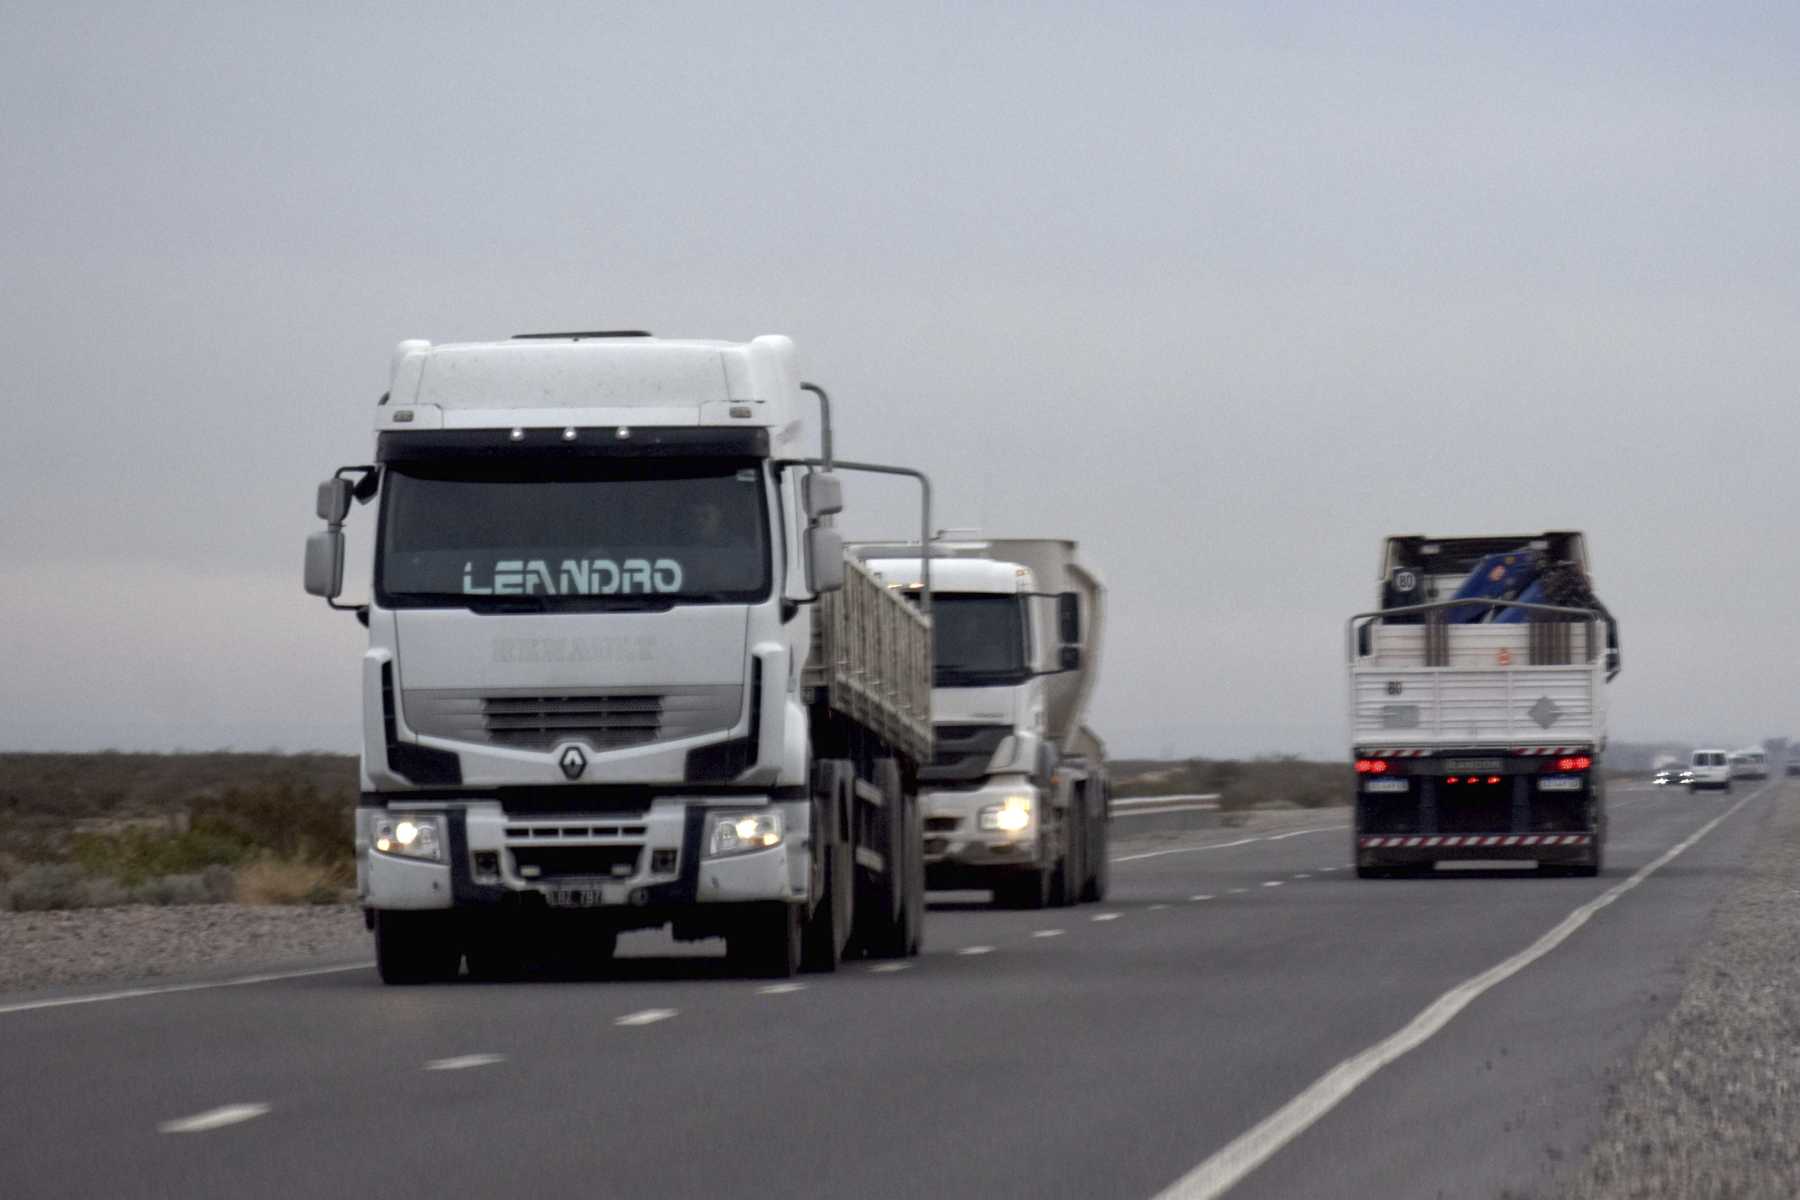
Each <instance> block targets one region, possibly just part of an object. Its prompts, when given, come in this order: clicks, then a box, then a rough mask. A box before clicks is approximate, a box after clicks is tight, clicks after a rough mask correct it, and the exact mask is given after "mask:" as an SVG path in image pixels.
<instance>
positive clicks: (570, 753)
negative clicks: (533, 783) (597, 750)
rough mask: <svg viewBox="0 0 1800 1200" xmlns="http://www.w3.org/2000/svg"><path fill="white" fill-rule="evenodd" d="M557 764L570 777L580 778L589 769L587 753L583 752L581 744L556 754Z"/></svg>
mask: <svg viewBox="0 0 1800 1200" xmlns="http://www.w3.org/2000/svg"><path fill="white" fill-rule="evenodd" d="M556 764H557V765H558V766H559V767H561V768H562V773H563V774H564V775H566V776H568V777H569V778H570V779H580V778H581V773H582V772H583V771H585V770H587V755H585V754H583V753H582V752H581V747H580V746H570V747H568V748H566V749H565V750H564V751H563V752H562V753H561V754H559V755H557V756H556Z"/></svg>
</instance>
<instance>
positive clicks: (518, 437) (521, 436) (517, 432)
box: [506, 425, 525, 442]
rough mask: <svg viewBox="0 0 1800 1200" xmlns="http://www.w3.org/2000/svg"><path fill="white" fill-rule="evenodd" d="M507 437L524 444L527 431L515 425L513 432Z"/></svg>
mask: <svg viewBox="0 0 1800 1200" xmlns="http://www.w3.org/2000/svg"><path fill="white" fill-rule="evenodd" d="M506 436H508V437H510V438H511V439H512V440H513V441H515V442H522V441H524V440H525V431H524V430H523V429H520V428H519V427H518V426H517V425H514V426H513V428H512V432H511V433H509V434H507V435H506Z"/></svg>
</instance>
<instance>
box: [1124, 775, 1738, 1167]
mask: <svg viewBox="0 0 1800 1200" xmlns="http://www.w3.org/2000/svg"><path fill="white" fill-rule="evenodd" d="M1764 790H1766V789H1764ZM1762 794H1763V791H1762V790H1759V791H1756V792H1752V793H1751V794H1750V795H1748V796H1745V797H1744V798H1743V799H1742V800H1739V801H1738V802H1737V803H1736V804H1734V805H1732V806H1731V807H1730V808H1728V809H1726V810H1725V811H1724V812H1722V813H1720V814H1719V815H1718V816H1716V817H1714V818H1713V819H1712V820H1710V821H1708V822H1707V823H1706V824H1704V825H1702V826H1701V827H1700V828H1699V829H1696V830H1695V831H1694V832H1693V833H1691V834H1689V835H1688V836H1687V837H1685V838H1683V839H1682V840H1681V841H1680V842H1677V843H1676V844H1675V845H1674V846H1672V847H1671V848H1670V849H1668V850H1666V851H1664V852H1663V853H1662V854H1661V855H1659V856H1658V857H1656V858H1655V859H1653V860H1651V861H1650V862H1648V863H1646V864H1645V865H1643V866H1642V867H1639V868H1638V869H1637V871H1636V872H1634V873H1633V874H1632V876H1631V877H1630V878H1629V879H1626V880H1625V881H1624V882H1622V883H1617V884H1614V885H1613V886H1612V887H1611V888H1608V889H1607V890H1606V891H1604V892H1602V893H1601V894H1600V895H1598V896H1596V897H1594V899H1592V900H1589V901H1588V902H1587V903H1586V904H1583V905H1582V906H1581V907H1579V908H1577V909H1575V910H1574V911H1573V912H1571V913H1570V914H1569V915H1568V916H1566V917H1564V918H1563V919H1562V920H1561V921H1559V922H1558V923H1557V924H1556V925H1555V926H1554V927H1553V928H1552V929H1550V930H1549V931H1548V932H1547V933H1545V934H1544V935H1543V936H1542V937H1540V938H1538V940H1537V941H1535V942H1533V943H1531V945H1529V946H1527V947H1526V948H1525V949H1523V950H1521V951H1519V953H1517V954H1515V955H1513V956H1512V957H1511V958H1508V959H1506V960H1504V961H1502V962H1500V963H1497V964H1495V965H1494V966H1492V967H1489V968H1488V969H1487V970H1485V971H1483V972H1482V973H1481V974H1479V975H1475V976H1472V977H1471V978H1469V979H1465V980H1464V981H1463V982H1461V983H1459V984H1457V985H1456V986H1455V987H1453V988H1451V989H1450V990H1449V991H1447V992H1445V993H1444V994H1443V995H1442V996H1439V997H1438V998H1437V999H1436V1000H1434V1001H1432V1002H1431V1004H1429V1005H1428V1006H1426V1008H1425V1009H1424V1010H1423V1011H1421V1012H1420V1013H1419V1015H1418V1016H1416V1017H1414V1018H1413V1019H1412V1020H1411V1021H1409V1022H1407V1023H1406V1025H1405V1026H1403V1027H1402V1028H1401V1029H1400V1030H1399V1031H1398V1032H1396V1033H1394V1034H1393V1035H1391V1036H1389V1037H1387V1038H1384V1039H1383V1040H1381V1041H1379V1042H1376V1043H1375V1044H1374V1045H1372V1046H1370V1047H1368V1048H1367V1049H1365V1050H1363V1051H1361V1052H1360V1053H1358V1054H1354V1055H1352V1056H1351V1057H1349V1058H1346V1059H1345V1060H1344V1061H1343V1062H1340V1063H1339V1064H1338V1065H1337V1066H1335V1067H1333V1068H1332V1069H1331V1070H1329V1071H1327V1072H1326V1073H1325V1074H1323V1075H1321V1076H1320V1077H1319V1078H1318V1079H1316V1080H1314V1081H1313V1083H1312V1084H1311V1085H1310V1086H1308V1087H1307V1088H1306V1090H1305V1091H1302V1092H1301V1093H1300V1094H1299V1095H1297V1096H1295V1097H1294V1098H1293V1099H1292V1100H1289V1101H1288V1102H1287V1103H1286V1104H1284V1105H1282V1106H1281V1107H1280V1108H1278V1109H1276V1110H1275V1111H1274V1112H1273V1113H1271V1114H1269V1115H1268V1116H1267V1117H1265V1118H1263V1119H1262V1120H1261V1121H1260V1122H1258V1123H1257V1124H1256V1125H1254V1126H1252V1127H1251V1128H1250V1129H1248V1130H1246V1131H1245V1132H1244V1133H1241V1134H1239V1135H1238V1136H1237V1137H1236V1138H1233V1139H1232V1140H1231V1141H1230V1142H1228V1143H1226V1144H1225V1145H1224V1146H1223V1147H1221V1148H1220V1149H1219V1150H1218V1151H1216V1152H1215V1153H1214V1154H1213V1155H1212V1156H1211V1157H1209V1158H1208V1159H1207V1160H1206V1161H1205V1162H1202V1163H1201V1164H1200V1165H1199V1166H1197V1167H1195V1168H1194V1169H1193V1170H1191V1171H1189V1172H1188V1173H1187V1174H1186V1175H1183V1176H1182V1177H1181V1178H1180V1179H1178V1180H1176V1181H1175V1182H1174V1183H1172V1184H1170V1185H1169V1186H1168V1187H1166V1188H1164V1189H1163V1190H1162V1191H1160V1192H1158V1193H1157V1194H1156V1198H1155V1200H1215V1198H1216V1197H1219V1196H1222V1195H1224V1194H1225V1193H1226V1191H1228V1190H1229V1189H1231V1188H1232V1187H1234V1186H1236V1185H1237V1183H1238V1182H1239V1181H1240V1180H1242V1179H1243V1178H1244V1176H1246V1175H1248V1174H1250V1172H1252V1171H1254V1170H1256V1168H1257V1167H1260V1166H1261V1165H1262V1164H1263V1163H1265V1162H1267V1161H1268V1160H1269V1159H1270V1158H1271V1157H1273V1156H1274V1155H1275V1154H1276V1152H1278V1151H1279V1150H1280V1149H1281V1148H1282V1147H1283V1146H1286V1145H1287V1144H1288V1143H1289V1142H1291V1141H1293V1140H1294V1139H1295V1138H1297V1137H1299V1136H1300V1135H1301V1134H1302V1133H1304V1132H1306V1130H1307V1129H1308V1128H1310V1127H1311V1126H1312V1125H1313V1124H1314V1123H1316V1122H1317V1121H1318V1120H1319V1119H1320V1118H1321V1117H1323V1116H1324V1115H1325V1114H1326V1113H1328V1112H1330V1111H1331V1110H1332V1109H1334V1108H1336V1107H1337V1106H1338V1105H1339V1104H1340V1103H1342V1102H1343V1100H1344V1099H1345V1098H1346V1097H1348V1096H1349V1095H1350V1093H1351V1092H1354V1091H1355V1090H1356V1089H1357V1088H1359V1087H1361V1086H1362V1085H1363V1084H1364V1083H1366V1082H1367V1081H1368V1079H1369V1077H1370V1076H1372V1075H1374V1074H1375V1072H1377V1071H1379V1070H1380V1069H1381V1068H1382V1067H1385V1066H1386V1065H1387V1064H1389V1063H1391V1062H1393V1061H1394V1060H1395V1059H1397V1058H1399V1057H1400V1056H1401V1055H1403V1054H1405V1053H1407V1052H1408V1051H1410V1050H1413V1049H1416V1048H1417V1047H1419V1046H1420V1045H1422V1044H1424V1042H1426V1041H1427V1040H1428V1039H1429V1038H1431V1036H1432V1035H1433V1034H1435V1033H1437V1032H1438V1031H1439V1030H1440V1029H1442V1028H1443V1027H1444V1026H1445V1025H1447V1024H1449V1023H1450V1019H1451V1018H1452V1017H1454V1016H1456V1014H1457V1013H1459V1012H1461V1011H1462V1010H1463V1009H1465V1008H1467V1007H1468V1006H1469V1005H1470V1004H1471V1003H1472V1002H1473V1001H1474V1000H1475V999H1476V998H1477V997H1479V996H1480V995H1481V994H1482V993H1484V992H1486V991H1488V990H1489V989H1490V988H1492V987H1494V986H1495V985H1496V984H1499V983H1501V982H1503V981H1505V980H1507V979H1509V978H1511V977H1512V976H1514V975H1516V974H1518V973H1519V972H1520V971H1522V970H1524V969H1525V968H1526V967H1528V966H1530V965H1531V964H1532V963H1534V962H1536V961H1537V960H1538V959H1540V958H1542V957H1544V955H1546V954H1548V953H1550V951H1552V950H1554V949H1556V948H1557V947H1558V946H1560V945H1562V944H1563V943H1564V942H1565V941H1567V940H1568V939H1569V937H1570V935H1571V934H1573V933H1574V932H1575V931H1576V930H1577V929H1580V928H1581V927H1582V926H1583V925H1585V924H1587V923H1588V921H1589V919H1590V918H1592V917H1593V915H1594V914H1595V913H1597V912H1599V911H1600V910H1601V909H1603V908H1605V907H1607V906H1608V905H1609V904H1611V903H1612V902H1613V901H1615V900H1617V899H1618V898H1619V897H1620V896H1623V895H1624V894H1625V893H1626V892H1629V891H1630V890H1631V889H1633V888H1635V887H1636V886H1637V885H1638V884H1640V883H1642V882H1644V880H1646V879H1648V878H1650V876H1652V875H1654V874H1655V873H1656V872H1657V871H1659V870H1661V869H1662V868H1663V867H1664V866H1665V865H1666V864H1667V863H1669V862H1670V861H1671V860H1673V859H1674V858H1675V857H1676V856H1677V855H1680V854H1682V853H1684V852H1685V851H1686V850H1687V849H1688V848H1689V847H1691V846H1693V845H1694V844H1695V843H1696V842H1698V841H1699V840H1700V839H1701V838H1703V837H1705V836H1706V835H1707V834H1709V833H1711V832H1712V831H1713V830H1714V829H1716V828H1718V826H1719V825H1720V824H1721V823H1723V822H1724V821H1725V819H1726V818H1727V817H1730V816H1731V815H1732V814H1734V813H1736V812H1737V811H1738V809H1740V808H1742V807H1744V805H1746V804H1748V803H1750V801H1752V800H1754V799H1756V797H1758V796H1760V795H1762Z"/></svg>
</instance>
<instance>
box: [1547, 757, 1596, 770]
mask: <svg viewBox="0 0 1800 1200" xmlns="http://www.w3.org/2000/svg"><path fill="white" fill-rule="evenodd" d="M1593 765H1594V760H1593V759H1591V758H1589V757H1588V756H1587V755H1585V754H1583V755H1579V756H1577V757H1575V758H1559V759H1557V760H1556V769H1557V770H1559V771H1585V770H1587V769H1588V768H1589V767H1591V766H1593Z"/></svg>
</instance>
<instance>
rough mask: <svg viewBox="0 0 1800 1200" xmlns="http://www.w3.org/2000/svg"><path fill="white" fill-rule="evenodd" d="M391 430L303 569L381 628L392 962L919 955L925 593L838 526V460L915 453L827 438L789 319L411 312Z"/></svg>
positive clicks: (341, 495)
mask: <svg viewBox="0 0 1800 1200" xmlns="http://www.w3.org/2000/svg"><path fill="white" fill-rule="evenodd" d="M808 393H812V394H811V395H809V394H808ZM815 429H817V433H816V434H815ZM375 431H376V437H375V455H374V461H373V462H372V463H369V464H367V465H361V466H351V467H344V468H341V469H340V470H338V472H337V473H336V474H335V475H334V476H333V477H332V478H331V479H329V480H327V481H326V482H325V483H323V484H321V485H320V488H319V497H318V513H319V516H320V518H321V519H323V520H324V521H325V522H326V523H327V527H326V529H325V530H324V531H323V532H320V533H315V534H313V535H312V537H311V538H310V539H309V541H308V543H307V553H306V587H307V590H308V591H309V592H312V593H313V594H315V595H320V596H324V597H325V598H327V599H328V600H329V601H330V603H331V604H332V606H333V607H336V608H346V609H351V610H352V611H354V612H356V614H357V615H358V617H359V618H360V619H361V620H362V622H363V623H364V624H365V625H367V626H368V630H369V643H368V650H367V652H366V653H365V655H364V658H363V671H362V701H363V714H364V719H363V731H364V738H363V754H362V789H361V799H360V802H359V805H358V808H357V813H356V854H357V885H358V890H359V893H360V896H361V900H362V903H363V905H364V906H365V911H366V912H367V914H368V919H369V924H370V927H371V928H372V929H373V931H374V935H375V947H376V958H377V963H378V966H379V968H380V972H381V976H382V978H383V979H384V980H386V981H387V982H389V983H403V982H429V981H433V980H439V979H447V978H450V977H452V976H454V975H456V974H457V973H458V972H459V971H460V969H461V964H462V961H463V960H464V959H465V958H466V960H467V963H468V967H469V970H470V973H471V974H472V975H475V976H480V977H496V976H508V975H511V974H513V973H515V972H516V971H518V970H519V969H520V968H521V966H522V965H523V964H525V963H526V962H528V961H529V960H530V959H531V958H532V957H533V956H534V950H535V949H537V948H540V947H546V946H556V947H560V948H562V949H564V950H566V949H568V948H569V947H575V948H577V949H578V950H579V951H581V952H582V953H584V954H588V955H595V956H606V955H610V954H611V953H612V952H613V949H614V947H615V944H616V939H617V936H618V934H619V933H620V932H623V931H627V930H633V929H642V928H653V927H658V926H668V927H670V929H671V931H672V933H673V935H674V936H675V937H676V938H678V939H682V940H697V939H702V938H709V937H723V938H724V939H725V943H726V950H727V954H728V956H729V957H730V958H731V959H733V960H735V961H736V963H737V964H738V965H739V966H740V967H741V968H743V969H745V970H747V971H750V972H752V973H757V974H769V975H776V976H782V975H789V974H792V973H793V972H794V971H795V970H797V969H799V968H801V967H802V966H804V967H807V968H809V969H819V970H829V969H832V968H833V967H835V966H836V964H837V963H838V961H839V959H840V958H841V956H842V955H844V954H845V953H847V952H858V951H860V952H865V953H869V954H875V955H891V956H900V955H907V954H914V953H917V951H918V948H919V939H920V933H921V926H922V922H923V914H924V864H923V861H922V858H921V839H922V836H923V835H922V828H921V824H920V814H919V809H918V801H917V789H918V783H917V781H918V771H919V768H920V767H921V766H922V765H924V764H927V763H929V762H930V761H931V756H932V724H931V629H930V613H929V600H927V603H926V605H924V606H920V605H916V604H910V603H907V602H905V601H904V600H903V599H902V598H901V597H899V596H898V595H896V594H894V593H893V592H891V591H890V590H889V589H888V588H886V587H883V586H882V585H881V584H880V583H879V582H877V581H876V579H875V578H874V576H873V575H872V574H871V573H870V572H869V571H868V570H867V569H866V568H864V567H862V566H861V565H860V564H858V563H857V562H855V561H854V560H852V559H849V558H848V557H847V556H846V554H845V552H844V548H843V541H842V537H841V535H840V534H839V533H838V532H837V530H836V529H835V528H833V527H832V525H831V514H833V513H835V512H837V511H839V510H840V509H841V507H842V501H841V487H840V485H839V482H838V475H837V474H836V473H835V471H834V465H841V466H843V467H849V468H852V469H870V470H881V471H888V472H892V473H898V474H903V475H916V472H911V471H908V470H906V469H905V468H886V467H881V466H879V465H876V464H834V463H833V462H832V453H831V445H830V408H829V400H828V398H827V397H826V396H825V393H824V392H823V391H822V390H821V389H818V388H816V387H814V386H813V385H811V384H803V383H802V382H801V381H800V376H799V373H798V370H797V367H796V359H795V352H794V347H793V344H792V343H791V342H790V341H789V340H788V339H786V338H784V337H774V336H769V337H759V338H756V339H755V340H754V341H751V342H748V343H728V342H712V341H679V340H666V339H658V338H653V337H650V336H649V335H646V334H636V333H631V334H621V333H591V334H590V333H577V334H549V335H527V336H523V337H519V338H514V339H512V340H509V341H498V342H484V343H473V344H462V345H440V346H433V345H431V344H430V343H428V342H423V341H408V342H402V343H400V346H399V348H398V350H397V352H396V354H395V356H394V360H393V367H392V379H391V385H390V388H389V391H388V393H387V394H386V395H384V396H383V397H382V398H381V401H380V403H379V405H378V406H377V408H376V418H375ZM815 437H817V438H818V439H819V440H820V441H821V442H822V444H823V455H822V457H815V456H813V455H812V454H811V452H810V450H809V447H810V445H811V444H812V442H813V439H814V438H815ZM917 478H918V479H919V480H920V482H921V484H924V482H925V481H924V477H923V476H917ZM927 495H929V493H928V492H927ZM377 500H378V501H379V509H378V513H377V515H376V520H375V527H376V528H375V533H374V543H375V544H374V557H373V576H372V596H371V598H370V600H369V602H368V603H367V604H363V605H346V604H342V603H340V602H339V601H338V596H339V594H340V593H341V591H342V588H343V562H344V543H345V538H344V534H343V528H342V527H343V524H344V521H345V518H346V516H347V514H348V512H349V510H350V507H351V504H352V502H353V501H361V502H369V501H377ZM928 508H929V504H928V503H927V509H928ZM926 519H927V525H926V528H927V529H928V528H929V512H927V518H926ZM927 594H928V593H927Z"/></svg>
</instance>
